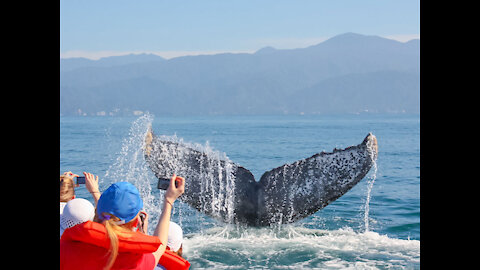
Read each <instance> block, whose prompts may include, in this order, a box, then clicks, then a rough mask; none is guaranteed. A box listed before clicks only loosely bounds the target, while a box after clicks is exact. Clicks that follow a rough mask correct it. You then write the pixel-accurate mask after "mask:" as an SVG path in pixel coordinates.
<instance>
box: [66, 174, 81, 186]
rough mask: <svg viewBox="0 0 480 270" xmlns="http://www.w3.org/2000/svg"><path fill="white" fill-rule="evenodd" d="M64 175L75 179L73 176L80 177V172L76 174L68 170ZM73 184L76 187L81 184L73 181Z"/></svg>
mask: <svg viewBox="0 0 480 270" xmlns="http://www.w3.org/2000/svg"><path fill="white" fill-rule="evenodd" d="M63 176H65V177H68V178H71V179H72V180H73V178H75V177H78V176H79V175H78V174H74V173H72V172H71V171H68V172H64V173H63ZM73 186H74V187H79V186H80V185H79V184H75V183H73Z"/></svg>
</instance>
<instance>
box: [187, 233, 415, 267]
mask: <svg viewBox="0 0 480 270" xmlns="http://www.w3.org/2000/svg"><path fill="white" fill-rule="evenodd" d="M184 256H185V257H186V258H187V259H188V260H189V261H190V263H192V269H206V268H215V269H272V268H274V269H302V268H310V269H311V268H313V269H385V268H388V269H391V268H394V269H395V268H400V269H404V268H407V269H413V268H419V264H420V241H418V240H402V239H395V238H389V237H388V236H386V235H380V234H378V233H376V232H363V233H357V232H354V231H353V230H352V229H350V228H344V229H339V230H333V231H330V230H315V229H307V228H302V227H294V226H284V227H283V228H282V230H281V231H277V230H275V231H272V230H271V229H269V228H246V229H240V230H239V229H238V228H237V229H235V228H233V227H231V226H230V227H229V226H227V227H226V228H212V229H210V230H207V231H205V233H203V234H196V233H194V234H190V235H186V236H185V241H184Z"/></svg>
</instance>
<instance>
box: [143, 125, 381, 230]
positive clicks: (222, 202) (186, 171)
mask: <svg viewBox="0 0 480 270" xmlns="http://www.w3.org/2000/svg"><path fill="white" fill-rule="evenodd" d="M144 154H145V159H146V160H147V163H148V165H149V167H150V168H151V170H152V171H153V172H154V173H155V175H156V176H157V177H158V178H161V177H165V176H170V175H172V174H173V173H176V174H177V175H182V176H184V177H185V180H186V185H185V193H184V194H183V195H182V196H181V197H180V199H181V200H182V201H184V202H186V203H187V204H189V205H190V206H192V207H193V208H195V209H197V210H198V211H200V212H203V213H205V214H207V215H209V216H212V217H214V218H217V219H219V220H222V221H224V222H228V223H240V224H247V225H250V226H268V225H270V224H286V223H292V222H295V221H297V220H299V219H302V218H305V217H307V216H309V215H311V214H313V213H315V212H317V211H318V210H320V209H322V208H323V207H325V206H327V205H328V204H329V203H331V202H333V201H335V200H336V199H338V198H339V197H341V196H342V195H343V194H345V193H346V192H347V191H349V190H350V189H351V188H352V187H353V186H355V185H356V184H357V183H358V182H359V181H360V180H362V179H363V178H364V177H365V176H366V175H367V173H368V171H369V170H370V168H371V167H372V165H373V164H374V162H375V160H376V159H377V155H378V144H377V139H376V137H375V136H374V135H373V134H371V133H369V134H368V135H367V136H366V137H365V139H364V140H363V142H362V143H361V144H359V145H355V146H350V147H347V148H345V149H334V150H333V152H321V153H318V154H315V155H313V156H311V157H309V158H306V159H301V160H298V161H295V162H293V163H290V164H284V165H282V166H280V167H278V168H275V169H272V170H270V171H267V172H265V173H264V174H263V175H262V177H261V178H260V181H258V182H257V181H255V178H254V176H253V174H252V173H251V172H250V171H249V170H247V169H246V168H244V167H242V166H239V165H237V164H235V163H233V162H232V161H230V160H229V159H228V158H226V157H223V158H222V157H220V156H219V155H218V154H210V153H208V154H207V153H204V152H202V151H201V150H199V149H194V147H193V146H189V145H187V144H184V143H182V142H175V141H168V140H162V139H160V138H158V137H156V136H155V135H154V134H153V132H152V130H151V129H149V131H148V132H147V134H146V136H145V147H144Z"/></svg>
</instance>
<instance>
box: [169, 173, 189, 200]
mask: <svg viewBox="0 0 480 270" xmlns="http://www.w3.org/2000/svg"><path fill="white" fill-rule="evenodd" d="M175 182H177V184H176V185H175ZM184 192H185V178H183V177H180V176H177V175H176V174H173V176H172V178H171V179H170V186H168V188H167V192H166V193H165V200H166V201H167V202H168V203H170V204H171V205H172V206H173V202H174V201H175V200H176V199H177V198H178V197H180V195H182V194H183V193H184Z"/></svg>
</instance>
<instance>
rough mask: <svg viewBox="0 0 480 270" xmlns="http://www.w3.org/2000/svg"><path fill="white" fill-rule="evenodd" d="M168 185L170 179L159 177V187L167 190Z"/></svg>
mask: <svg viewBox="0 0 480 270" xmlns="http://www.w3.org/2000/svg"><path fill="white" fill-rule="evenodd" d="M168 186H170V179H168V178H166V177H160V178H158V184H157V188H158V189H162V190H167V188H168Z"/></svg>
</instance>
